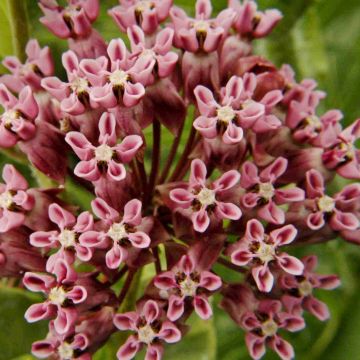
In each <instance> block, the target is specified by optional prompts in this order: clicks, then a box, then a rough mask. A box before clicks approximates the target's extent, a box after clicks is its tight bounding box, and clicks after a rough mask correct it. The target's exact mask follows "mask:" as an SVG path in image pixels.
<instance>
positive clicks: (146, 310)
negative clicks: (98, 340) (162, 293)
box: [114, 300, 181, 360]
mask: <svg viewBox="0 0 360 360" xmlns="http://www.w3.org/2000/svg"><path fill="white" fill-rule="evenodd" d="M162 318H163V317H162V310H161V309H160V308H159V305H158V304H157V303H156V302H155V301H153V300H148V301H146V302H145V304H144V305H143V306H142V307H141V308H140V309H138V310H137V311H136V312H135V311H132V312H127V313H124V314H117V315H115V318H114V324H115V326H116V327H117V328H118V329H119V330H122V331H126V330H131V331H134V332H135V333H136V334H135V335H131V336H130V337H129V338H128V339H127V341H126V342H125V344H124V345H122V346H121V347H120V349H119V351H118V353H117V358H118V359H119V360H130V359H132V358H134V357H135V355H136V353H137V352H139V351H140V350H141V348H142V347H143V346H146V347H147V350H146V356H145V358H146V359H148V360H150V359H152V360H160V359H161V358H162V354H163V350H164V349H163V345H162V342H166V343H169V344H172V343H175V342H178V341H180V339H181V332H180V330H179V329H178V328H177V327H176V326H175V325H174V324H173V323H172V322H170V321H169V320H167V319H165V320H162Z"/></svg>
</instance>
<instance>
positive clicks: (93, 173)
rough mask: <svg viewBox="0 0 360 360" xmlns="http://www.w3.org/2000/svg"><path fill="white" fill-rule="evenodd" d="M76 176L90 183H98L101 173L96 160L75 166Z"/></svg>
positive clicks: (82, 162) (81, 162)
mask: <svg viewBox="0 0 360 360" xmlns="http://www.w3.org/2000/svg"><path fill="white" fill-rule="evenodd" d="M74 174H75V175H76V176H78V177H80V178H83V179H86V180H88V181H97V180H99V179H100V177H101V173H100V171H99V169H98V166H97V162H96V160H95V159H91V160H88V161H85V160H84V161H80V162H79V163H78V164H77V165H76V166H75V169H74Z"/></svg>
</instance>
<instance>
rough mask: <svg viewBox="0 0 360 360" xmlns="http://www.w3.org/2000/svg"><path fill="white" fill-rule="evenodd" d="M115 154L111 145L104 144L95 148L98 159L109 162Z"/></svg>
mask: <svg viewBox="0 0 360 360" xmlns="http://www.w3.org/2000/svg"><path fill="white" fill-rule="evenodd" d="M113 155H114V152H113V150H112V149H111V147H110V146H109V145H106V144H102V145H100V146H98V147H97V148H96V149H95V159H96V160H97V161H104V162H109V161H110V160H111V159H112V157H113Z"/></svg>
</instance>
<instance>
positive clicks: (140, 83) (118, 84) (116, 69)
mask: <svg viewBox="0 0 360 360" xmlns="http://www.w3.org/2000/svg"><path fill="white" fill-rule="evenodd" d="M107 53H108V56H109V59H110V64H108V63H109V61H108V59H107V58H106V57H104V56H102V57H100V58H98V59H95V60H94V59H83V60H82V61H81V62H80V69H81V70H82V71H83V72H84V73H85V75H86V77H87V79H88V80H89V81H90V83H91V84H92V85H93V87H92V88H91V91H90V100H91V101H93V102H94V103H97V104H99V105H101V106H103V107H105V108H106V109H111V108H114V107H116V106H117V105H118V104H120V105H124V106H126V107H132V106H135V105H136V104H138V103H139V101H140V100H141V98H142V97H143V96H144V95H145V88H144V84H146V83H148V82H149V78H151V76H152V71H153V69H154V66H155V64H156V60H155V59H154V58H153V57H149V56H145V57H142V58H139V59H138V61H136V58H130V56H129V53H128V50H127V49H126V46H125V44H124V41H123V40H121V39H113V40H111V41H110V43H109V46H108V48H107ZM108 67H109V69H108Z"/></svg>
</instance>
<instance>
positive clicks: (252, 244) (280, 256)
mask: <svg viewBox="0 0 360 360" xmlns="http://www.w3.org/2000/svg"><path fill="white" fill-rule="evenodd" d="M296 234H297V231H296V229H295V227H294V226H293V225H285V226H283V227H281V228H278V229H276V230H273V231H271V232H270V233H269V234H265V232H264V227H263V225H262V224H261V223H260V222H259V221H258V220H255V219H252V220H250V221H248V222H247V224H246V231H245V235H244V237H243V238H242V239H241V240H240V241H238V242H237V243H236V244H235V245H234V250H233V251H232V252H231V261H232V263H234V264H236V265H238V266H246V265H250V267H251V273H252V276H253V278H254V280H255V282H256V285H257V287H258V289H259V290H260V291H263V292H270V291H271V289H272V288H273V285H274V276H273V274H272V273H271V271H270V266H271V264H277V265H278V266H279V267H280V268H281V269H282V270H284V271H285V272H287V273H289V274H292V275H301V274H302V273H303V270H304V265H303V264H302V262H301V261H300V260H299V259H297V258H295V257H293V256H290V255H288V254H287V253H281V252H280V250H279V248H280V247H281V246H284V245H287V244H290V243H291V242H293V241H294V239H295V237H296Z"/></svg>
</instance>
